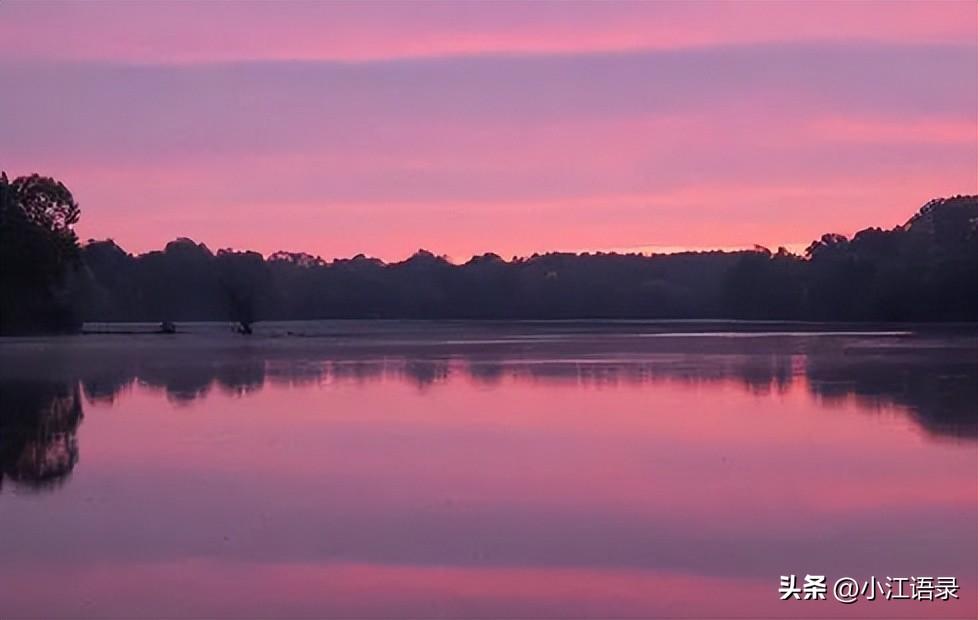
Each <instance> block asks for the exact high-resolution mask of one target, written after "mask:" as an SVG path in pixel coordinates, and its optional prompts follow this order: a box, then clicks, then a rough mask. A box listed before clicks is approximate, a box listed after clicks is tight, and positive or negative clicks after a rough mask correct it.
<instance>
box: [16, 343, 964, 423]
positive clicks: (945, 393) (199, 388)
mask: <svg viewBox="0 0 978 620" xmlns="http://www.w3.org/2000/svg"><path fill="white" fill-rule="evenodd" d="M456 376H458V377H461V378H465V379H468V380H471V381H473V382H475V383H477V384H481V385H485V386H495V385H498V384H499V383H500V382H502V381H503V380H504V379H507V378H508V379H512V380H515V381H532V382H551V383H569V384H579V385H593V386H602V385H606V386H613V385H618V384H626V385H643V384H650V385H651V384H655V383H659V382H682V383H688V384H711V383H713V384H720V383H731V382H732V383H735V384H737V385H739V386H741V388H742V389H743V390H745V391H747V392H749V393H752V394H756V395H765V394H771V393H775V394H776V393H784V392H786V391H787V390H789V389H791V388H792V386H794V385H796V384H798V383H801V384H803V385H804V386H805V388H806V389H807V390H808V391H809V392H810V393H811V395H812V397H813V398H815V399H817V400H819V401H820V402H822V403H823V404H825V405H827V406H831V405H832V404H833V403H836V402H840V401H847V400H850V399H851V400H853V401H854V402H855V403H856V405H857V406H858V407H860V408H861V409H863V410H866V411H869V412H872V411H879V410H880V409H883V408H894V407H895V408H898V409H900V410H901V411H903V412H904V413H906V414H907V415H909V416H911V417H912V418H913V419H914V421H915V422H916V423H917V424H919V425H920V427H921V428H922V429H923V430H925V431H926V432H927V433H929V434H931V435H934V436H945V437H956V438H963V439H972V440H975V439H978V404H976V403H978V381H976V378H978V361H976V360H969V359H967V358H965V357H960V358H957V359H946V358H943V357H941V356H914V357H909V358H893V357H889V356H886V357H884V356H875V357H869V358H866V359H853V357H852V356H843V355H705V356H704V355H678V354H677V355H655V356H645V357H641V358H633V359H601V358H595V359H576V360H575V359H570V360H567V359H548V358H542V359H532V358H531V359H523V360H520V359H506V358H499V359H492V358H486V357H463V356H449V357H432V358H424V357H399V356H394V357H385V358H379V359H370V358H367V359H280V358H271V359H266V358H263V357H254V356H248V357H227V356H226V357H222V358H220V359H216V360H212V361H206V362H201V361H196V362H188V361H181V362H179V363H173V364H168V363H161V362H159V361H152V362H148V363H142V362H138V361H137V362H130V363H123V364H111V363H103V364H102V365H101V366H96V367H92V365H87V366H86V368H85V369H82V370H81V371H79V372H78V373H77V375H76V376H75V377H74V378H72V379H70V380H69V383H72V382H75V381H80V382H81V384H82V385H83V387H84V392H85V396H86V397H87V398H88V400H90V401H92V402H112V401H113V400H114V399H115V398H116V397H117V396H118V395H119V394H120V393H122V392H125V391H126V390H128V389H129V388H130V387H131V386H132V385H133V384H134V383H138V384H140V385H143V386H147V387H151V388H155V389H158V390H161V391H162V392H164V393H165V395H166V397H167V398H168V399H169V400H170V401H171V402H174V403H176V404H179V403H189V402H191V401H194V400H197V399H200V398H203V397H206V396H207V394H209V393H210V391H211V390H212V389H218V390H220V391H221V392H223V393H226V394H233V395H238V396H245V395H248V394H254V393H257V392H259V391H261V390H262V389H263V388H264V387H265V385H266V383H270V384H273V385H285V386H293V387H298V386H302V385H306V384H315V383H329V382H343V381H353V382H358V383H367V382H372V381H382V380H394V381H405V382H408V383H410V384H412V385H414V386H416V387H417V388H419V389H428V388H431V387H432V386H436V385H438V384H439V383H443V382H446V381H448V380H449V379H450V378H451V377H456ZM4 415H6V414H4Z"/></svg>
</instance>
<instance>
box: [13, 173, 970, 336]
mask: <svg viewBox="0 0 978 620" xmlns="http://www.w3.org/2000/svg"><path fill="white" fill-rule="evenodd" d="M78 215H79V209H78V205H77V203H76V202H75V201H74V198H73V197H72V195H71V192H69V191H68V189H67V188H65V186H64V185H62V184H61V183H59V182H57V181H55V180H53V179H50V178H47V177H41V176H38V175H32V176H30V177H21V178H18V179H15V180H14V181H13V182H8V180H7V177H6V176H5V175H4V176H2V177H0V333H23V332H29V331H66V330H71V329H75V328H77V327H78V326H79V325H80V318H82V315H83V317H84V318H85V319H86V320H90V321H153V322H159V323H161V325H167V324H168V322H180V321H191V320H228V321H233V322H235V323H236V324H237V325H238V330H239V331H241V332H242V333H250V332H251V326H252V324H253V323H254V322H255V321H259V320H288V319H330V318H412V319H443V318H465V319H571V318H599V319H600V318H606V319H617V318H659V319H662V318H665V319H669V318H676V319H701V318H734V319H795V320H797V319H801V320H840V321H944V320H967V321H973V320H978V197H975V196H955V197H953V198H947V199H937V200H933V201H931V202H929V203H928V204H926V205H924V207H923V208H921V209H920V211H919V212H918V213H917V214H916V215H914V216H913V217H912V218H911V219H910V220H909V221H908V222H907V223H906V224H904V225H902V226H897V227H895V228H893V229H891V230H882V229H880V228H869V229H866V230H863V231H860V232H859V233H857V234H856V235H855V236H853V238H852V239H849V238H847V237H845V236H842V235H837V234H827V235H823V236H822V238H821V239H819V240H817V241H815V242H813V243H812V244H811V245H810V246H809V247H808V249H807V250H806V252H805V255H804V256H797V255H794V254H791V253H790V252H787V251H786V250H784V249H783V248H782V249H779V250H778V251H777V252H773V253H772V252H770V251H769V250H767V249H765V248H760V247H758V248H755V249H754V250H752V251H742V252H719V251H716V252H688V253H679V254H670V255H654V256H644V255H641V254H614V253H611V254H608V253H601V252H598V253H594V254H588V253H585V254H567V253H550V254H543V255H536V254H535V255H533V256H531V257H529V258H513V259H512V260H510V261H506V260H503V259H502V258H501V257H499V256H497V255H495V254H485V255H482V256H477V257H474V258H472V259H471V260H469V261H468V262H466V263H465V264H462V265H454V264H452V263H450V262H448V261H447V260H445V259H444V258H443V257H440V256H436V255H434V254H432V253H431V252H428V251H425V250H419V251H418V252H417V253H415V254H414V255H413V256H411V257H410V258H408V259H407V260H404V261H401V262H397V263H390V264H386V263H384V262H382V261H379V260H377V259H372V258H367V257H365V256H363V255H358V256H355V257H354V258H351V259H336V260H334V261H332V262H326V261H324V260H323V259H321V258H319V257H315V256H311V255H309V254H302V253H289V252H276V253H275V254H272V255H271V256H270V257H268V258H267V259H265V258H264V257H262V256H261V255H260V254H258V253H255V252H239V251H234V250H220V251H218V252H217V253H216V254H215V253H213V252H211V250H210V249H208V248H207V246H205V245H204V244H202V243H196V242H194V241H192V240H190V239H185V238H181V239H177V240H175V241H171V242H170V243H168V244H167V245H166V247H165V248H164V249H163V250H161V251H154V252H149V253H146V254H142V255H139V256H133V255H131V254H129V253H127V252H126V251H124V250H123V249H122V248H120V247H119V246H118V245H116V244H115V243H114V242H113V241H111V240H109V241H90V242H89V243H88V244H86V245H85V246H84V247H83V248H81V249H79V246H78V242H77V239H76V237H75V234H74V232H73V231H72V229H71V227H72V225H74V224H75V222H77V220H78ZM81 289H83V290H84V295H83V298H82V297H80V295H79V292H78V291H79V290H81Z"/></svg>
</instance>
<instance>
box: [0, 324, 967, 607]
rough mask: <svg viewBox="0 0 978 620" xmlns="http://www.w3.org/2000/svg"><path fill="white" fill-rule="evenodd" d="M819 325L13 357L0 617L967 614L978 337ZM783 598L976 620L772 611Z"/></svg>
mask: <svg viewBox="0 0 978 620" xmlns="http://www.w3.org/2000/svg"><path fill="white" fill-rule="evenodd" d="M740 327H741V328H742V327H743V326H740ZM818 329H819V326H817V325H807V326H806V325H800V324H769V325H753V326H751V328H750V330H751V331H752V333H745V332H744V331H743V329H739V330H737V331H738V333H737V334H736V337H731V334H730V332H731V331H733V329H732V328H731V326H730V325H729V324H727V325H704V324H698V325H696V326H695V329H694V328H693V327H691V326H690V324H688V323H676V324H668V323H656V324H649V323H636V322H618V323H607V322H601V323H587V322H571V323H563V324H559V323H558V324H533V323H524V324H491V323H469V324H466V323H422V324H416V323H402V322H389V323H371V322H363V323H344V322H334V323H306V324H279V325H265V326H261V325H259V327H258V329H257V330H256V332H257V333H256V336H255V337H254V338H253V339H247V338H240V337H235V336H233V335H231V334H230V333H228V331H227V329H226V328H225V327H224V326H215V325H213V324H211V325H199V326H191V327H189V328H187V331H189V332H190V333H184V334H177V335H176V336H172V337H171V336H157V335H139V334H120V335H104V336H80V337H76V338H65V339H57V340H56V339H45V338H34V339H12V340H8V341H6V342H5V343H4V344H3V346H2V347H0V525H2V527H3V530H4V534H3V535H2V536H0V601H2V602H3V603H2V606H0V613H3V614H5V615H8V614H9V615H10V616H12V617H22V616H26V617H33V616H43V617H79V616H86V617H140V616H144V615H148V614H149V610H151V612H152V615H153V616H167V617H205V616H206V617H312V616H316V617H322V616H334V617H412V618H414V617H437V616H451V617H466V618H472V617H480V618H482V617H510V618H516V617H520V618H525V617H595V616H600V617H656V616H659V617H663V616H675V615H677V614H678V615H683V616H689V617H697V616H699V617H702V616H713V617H716V616H725V615H729V612H730V610H731V609H737V610H738V615H740V616H755V615H757V616H764V615H766V616H768V617H771V616H777V617H790V616H808V617H810V616H812V615H813V614H814V615H817V616H822V617H832V616H840V617H845V616H858V617H867V616H879V617H921V616H935V617H967V616H968V614H970V613H972V612H973V610H974V609H975V605H976V603H978V600H976V595H975V593H976V588H978V574H976V573H978V569H976V566H975V565H974V561H973V560H974V558H975V557H978V531H976V527H975V524H976V522H978V505H976V501H975V498H976V493H978V467H976V465H978V355H976V352H978V341H976V339H975V337H974V335H973V334H971V333H965V332H960V331H959V332H956V331H954V330H953V329H943V330H942V331H940V332H933V331H930V332H921V331H919V330H918V329H916V328H913V327H912V326H911V327H907V326H902V327H895V328H894V327H886V328H881V329H874V328H861V329H859V330H857V331H852V330H849V331H847V332H846V328H845V327H843V328H842V329H841V330H840V331H843V332H846V333H832V334H829V333H825V332H824V331H823V332H820V331H818ZM121 331H139V330H138V329H135V328H134V329H131V330H121ZM790 573H795V574H805V573H813V574H825V575H828V576H829V579H830V581H831V580H832V579H834V578H838V577H842V576H852V577H855V578H857V579H860V580H862V579H867V578H869V577H870V576H873V575H875V576H878V577H880V578H884V577H886V576H907V577H909V576H911V575H933V576H938V575H942V576H943V575H952V576H956V577H957V578H958V581H959V583H960V584H961V592H960V596H961V600H960V601H953V602H950V603H925V602H918V601H875V602H866V601H860V602H858V603H856V604H854V605H840V604H838V603H836V602H834V601H832V600H829V601H814V602H792V601H788V602H782V601H779V600H778V599H779V597H778V578H779V576H780V575H783V574H790Z"/></svg>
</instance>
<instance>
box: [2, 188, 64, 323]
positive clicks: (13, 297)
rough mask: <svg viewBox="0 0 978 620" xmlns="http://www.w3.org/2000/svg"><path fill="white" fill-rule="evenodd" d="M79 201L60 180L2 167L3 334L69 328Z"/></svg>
mask: <svg viewBox="0 0 978 620" xmlns="http://www.w3.org/2000/svg"><path fill="white" fill-rule="evenodd" d="M78 216H79V208H78V203H76V202H75V199H74V198H73V197H72V195H71V192H70V191H68V189H67V188H66V187H65V186H64V185H63V184H61V183H59V182H58V181H55V180H54V179H51V178H48V177H42V176H39V175H37V174H34V175H31V176H29V177H20V178H17V179H14V180H13V181H12V182H11V181H9V180H8V179H7V175H6V174H5V173H0V334H11V333H25V332H28V333H29V332H39V331H45V332H50V331H55V332H56V331H70V330H73V329H76V328H77V327H78V326H79V325H80V318H79V317H78V316H77V314H76V312H75V308H76V303H75V301H76V300H75V299H74V293H75V290H76V288H77V283H78V276H79V273H78V268H79V266H80V261H79V258H80V253H79V247H78V239H77V238H76V237H75V233H74V231H73V230H72V228H71V227H72V226H73V225H74V224H75V223H76V222H77V221H78Z"/></svg>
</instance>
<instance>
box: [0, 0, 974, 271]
mask: <svg viewBox="0 0 978 620" xmlns="http://www.w3.org/2000/svg"><path fill="white" fill-rule="evenodd" d="M976 41H978V5H975V4H974V3H973V2H927V3H914V2H902V3H892V4H882V3H858V2H851V3H843V2H836V3H827V2H826V3H788V2H757V3H752V2H741V3H716V4H714V3H708V2H697V3H652V2H648V3H571V4H566V3H563V4H556V3H545V2H535V3H519V2H507V3H451V4H449V3H394V4H386V3H381V2H372V3H360V4H356V3H343V4H339V3H327V2H317V3H258V2H256V3H217V2H214V3H153V4H150V3H111V2H99V3H86V4H82V3H47V2H44V3H27V2H3V3H0V80H2V82H3V83H4V84H7V85H10V84H13V85H16V87H15V88H6V89H5V95H4V96H3V97H2V98H0V135H2V136H3V140H2V141H0V167H2V168H4V169H6V170H7V171H8V173H9V174H11V175H14V176H16V175H20V174H27V173H30V172H34V171H37V172H40V173H42V174H50V175H53V176H55V177H57V178H59V179H61V180H63V181H64V182H65V183H66V184H67V185H68V186H69V187H70V188H71V189H72V190H73V191H74V193H75V195H76V197H77V198H78V200H79V201H80V203H81V205H82V210H83V213H82V221H81V223H80V224H79V226H78V232H79V235H80V236H81V237H82V238H83V239H84V238H89V237H96V238H103V237H111V238H114V239H115V240H116V241H117V242H119V243H120V244H121V245H122V246H123V247H125V248H127V249H129V250H130V251H146V250H149V249H152V248H157V247H161V246H162V245H163V244H164V243H166V242H167V241H168V240H170V239H173V238H174V237H177V236H190V237H192V238H194V239H197V240H200V241H204V242H205V243H207V244H208V245H209V246H211V247H212V248H215V249H216V248H220V247H236V248H251V249H256V250H259V251H262V252H264V253H270V252H273V251H276V250H280V249H287V250H304V251H308V252H312V253H315V254H320V255H323V256H324V257H327V258H329V257H334V256H349V255H352V254H356V253H359V252H364V253H367V254H371V255H375V256H379V257H381V258H384V259H388V260H392V259H400V258H403V257H404V256H406V255H408V254H410V253H411V252H413V251H414V250H416V249H417V248H419V247H425V248H428V249H430V250H432V251H435V252H438V253H445V254H448V255H450V256H451V257H453V258H455V259H456V260H465V259H466V258H468V257H469V256H470V255H472V254H475V253H481V252H485V251H495V252H498V253H500V254H502V255H504V256H507V257H508V256H511V255H514V254H520V255H525V254H529V253H532V252H535V251H546V250H608V249H628V250H653V249H661V248H670V249H673V248H707V247H744V246H750V245H752V244H754V243H761V244H765V245H769V246H777V245H780V244H784V245H789V246H790V247H796V248H797V247H799V246H803V245H804V244H805V243H807V242H808V241H810V240H811V239H813V238H815V237H817V236H818V235H820V234H822V233H824V232H842V233H847V234H851V233H852V232H855V231H856V230H859V229H861V228H864V227H867V226H873V225H880V226H886V227H890V226H893V225H895V224H899V223H902V222H903V221H905V220H906V219H907V218H908V217H909V216H910V215H911V214H912V213H913V212H914V211H915V210H916V209H917V208H919V206H920V205H921V204H923V203H924V202H926V201H927V200H928V199H930V198H933V197H935V196H940V195H951V194H958V193H978V172H976V170H978V42H976Z"/></svg>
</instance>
